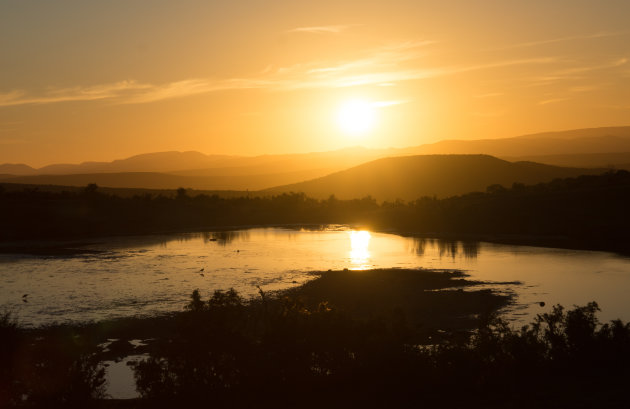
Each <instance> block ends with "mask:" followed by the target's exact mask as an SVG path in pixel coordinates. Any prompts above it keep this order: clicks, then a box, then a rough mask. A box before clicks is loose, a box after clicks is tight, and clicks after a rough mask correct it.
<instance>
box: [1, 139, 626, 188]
mask: <svg viewBox="0 0 630 409" xmlns="http://www.w3.org/2000/svg"><path fill="white" fill-rule="evenodd" d="M428 154H467V155H469V154H484V155H492V156H496V157H498V158H501V159H505V160H508V161H532V162H538V163H544V164H549V165H556V166H572V167H579V168H593V167H595V168H603V167H608V168H613V167H614V168H621V169H625V168H630V166H628V164H629V163H630V127H608V128H591V129H577V130H571V131H564V132H546V133H540V134H533V135H524V136H519V137H514V138H503V139H479V140H445V141H440V142H437V143H432V144H425V145H421V146H416V147H410V148H401V149H393V148H390V149H366V148H362V147H350V148H344V149H339V150H335V151H327V152H309V153H299V154H281V155H259V156H230V155H205V154H203V153H200V152H194V151H189V152H174V151H173V152H155V153H146V154H141V155H135V156H132V157H129V158H126V159H119V160H114V161H112V162H83V163H81V164H53V165H48V166H44V167H42V168H39V169H35V168H32V167H30V166H27V165H24V164H0V175H4V176H0V181H5V182H8V181H9V180H8V179H9V178H10V177H11V176H21V177H23V176H38V175H94V174H101V173H111V174H127V173H130V172H134V173H137V172H143V173H147V174H148V173H152V174H153V176H151V177H149V176H148V175H145V176H144V177H142V178H140V177H138V176H135V177H132V178H131V179H127V175H119V176H112V177H107V178H102V177H91V180H87V179H85V178H83V177H72V178H57V179H55V178H50V179H47V178H40V177H34V178H31V179H28V178H23V179H15V180H13V181H12V182H15V183H30V184H44V183H54V184H63V185H75V186H82V185H85V184H86V183H98V184H99V185H102V186H110V187H133V188H155V189H175V188H177V187H179V186H185V187H190V188H194V189H212V190H219V189H231V190H245V189H249V190H258V189H266V188H271V187H273V186H278V185H285V184H292V183H298V182H303V181H306V180H309V179H314V178H319V177H323V176H326V175H329V174H331V173H333V172H338V171H342V170H346V169H349V168H350V167H353V166H357V165H360V164H362V163H366V162H368V161H372V160H376V159H379V158H385V157H400V156H411V155H428ZM158 174H169V175H176V176H181V177H192V178H198V179H176V178H172V177H166V176H163V175H158ZM75 180H78V181H75ZM139 183H140V184H139ZM142 183H148V184H147V185H144V184H142Z"/></svg>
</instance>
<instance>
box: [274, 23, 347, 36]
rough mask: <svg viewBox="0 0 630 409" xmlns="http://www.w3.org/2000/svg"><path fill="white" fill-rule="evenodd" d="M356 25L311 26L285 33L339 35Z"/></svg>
mask: <svg viewBox="0 0 630 409" xmlns="http://www.w3.org/2000/svg"><path fill="white" fill-rule="evenodd" d="M354 26H356V24H340V25H330V26H312V27H297V28H292V29H290V30H287V31H286V32H287V33H310V34H339V33H341V32H342V31H345V30H347V29H349V28H350V27H354Z"/></svg>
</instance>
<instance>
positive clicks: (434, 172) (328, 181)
mask: <svg viewBox="0 0 630 409" xmlns="http://www.w3.org/2000/svg"><path fill="white" fill-rule="evenodd" d="M604 171H605V169H580V168H564V167H558V166H550V165H543V164H540V163H533V162H515V163H513V162H508V161H505V160H502V159H498V158H495V157H492V156H488V155H417V156H404V157H394V158H384V159H378V160H375V161H372V162H368V163H365V164H362V165H359V166H356V167H353V168H351V169H347V170H344V171H340V172H336V173H333V174H331V175H328V176H324V177H321V178H318V179H314V180H310V181H307V182H302V183H296V184H292V185H287V186H280V187H276V188H272V189H267V190H265V191H263V192H261V193H265V194H278V193H283V192H303V193H305V194H306V195H307V196H310V197H314V198H319V199H325V198H328V197H329V196H331V195H334V196H335V197H336V198H338V199H354V198H362V197H365V196H368V195H370V196H372V197H373V198H375V199H377V200H378V201H382V200H388V201H394V200H396V199H402V200H415V199H418V198H420V197H422V196H430V197H433V196H435V197H437V198H444V197H449V196H455V195H461V194H464V193H469V192H475V191H485V190H486V188H487V187H488V186H490V185H495V184H498V185H502V186H505V187H509V186H512V185H513V184H514V183H523V184H536V183H541V182H549V181H551V180H553V179H555V178H566V177H573V176H579V175H584V174H599V173H602V172H604Z"/></svg>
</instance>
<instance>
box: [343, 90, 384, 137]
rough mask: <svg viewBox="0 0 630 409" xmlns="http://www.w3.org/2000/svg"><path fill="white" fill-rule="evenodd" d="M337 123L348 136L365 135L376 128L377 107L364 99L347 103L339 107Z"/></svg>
mask: <svg viewBox="0 0 630 409" xmlns="http://www.w3.org/2000/svg"><path fill="white" fill-rule="evenodd" d="M337 122H338V124H339V127H340V128H341V129H342V130H343V131H344V132H345V133H347V134H350V135H361V134H364V133H366V132H367V131H369V130H371V129H372V128H373V127H374V123H375V122H376V107H375V106H374V104H372V103H370V102H368V101H366V100H362V99H353V100H349V101H346V102H344V103H343V104H342V105H341V106H340V107H339V111H338V114H337Z"/></svg>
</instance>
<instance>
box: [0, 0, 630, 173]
mask: <svg viewBox="0 0 630 409" xmlns="http://www.w3.org/2000/svg"><path fill="white" fill-rule="evenodd" d="M629 16H630V2H628V1H626V0H602V1H597V2H596V1H591V0H556V1H553V2H551V1H528V2H523V1H516V0H494V1H490V0H486V1H469V0H458V1H422V2H421V1H366V0H363V1H353V2H344V1H338V0H337V1H317V2H312V1H300V0H294V1H285V2H280V1H270V0H266V1H262V0H261V1H230V2H208V1H189V0H180V1H177V2H172V1H165V0H134V1H128V0H110V1H101V2H92V1H89V2H86V1H84V0H75V1H66V0H57V1H54V2H51V1H44V0H33V1H3V2H1V3H0V50H2V52H1V53H0V73H1V75H0V163H3V162H14V163H19V162H21V163H27V164H29V165H32V166H42V165H45V164H49V163H54V162H81V161H84V160H112V159H116V158H123V157H127V156H130V155H133V154H138V153H143V152H154V151H164V150H197V151H200V152H204V153H208V154H211V153H227V154H240V155H256V154H264V153H288V152H305V151H324V150H332V149H338V148H342V147H345V146H349V145H364V146H367V147H374V148H382V147H389V146H394V147H404V146H414V145H420V144H423V143H429V142H434V141H437V140H439V139H444V138H457V139H468V138H497V137H507V136H515V135H519V134H525V133H533V132H539V131H551V130H564V129H572V128H583V127H598V126H614V125H629V124H630V121H628V119H627V118H630V62H629V61H628V58H630V46H629V45H628V44H630V29H628V26H627V22H628V17H629ZM350 99H360V100H364V101H368V102H369V103H371V104H373V105H374V106H375V107H376V108H375V111H376V113H377V118H376V120H375V123H374V128H372V129H370V130H369V131H367V132H366V133H364V134H362V135H359V136H356V135H349V134H348V133H347V132H344V130H343V129H342V128H341V127H340V126H339V124H338V123H337V116H338V111H339V107H340V106H342V105H343V104H344V102H345V101H347V100H350Z"/></svg>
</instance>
